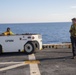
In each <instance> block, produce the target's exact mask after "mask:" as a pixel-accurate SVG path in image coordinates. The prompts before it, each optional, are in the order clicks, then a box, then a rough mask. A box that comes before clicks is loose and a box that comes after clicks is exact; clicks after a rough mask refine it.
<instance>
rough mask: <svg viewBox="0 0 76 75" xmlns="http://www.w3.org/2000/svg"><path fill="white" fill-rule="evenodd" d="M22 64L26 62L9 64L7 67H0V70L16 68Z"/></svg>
mask: <svg viewBox="0 0 76 75" xmlns="http://www.w3.org/2000/svg"><path fill="white" fill-rule="evenodd" d="M24 65H27V64H25V63H21V64H15V65H11V66H8V67H4V68H1V69H0V71H5V70H9V69H13V68H17V67H20V66H24Z"/></svg>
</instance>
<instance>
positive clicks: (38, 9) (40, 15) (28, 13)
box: [0, 0, 76, 23]
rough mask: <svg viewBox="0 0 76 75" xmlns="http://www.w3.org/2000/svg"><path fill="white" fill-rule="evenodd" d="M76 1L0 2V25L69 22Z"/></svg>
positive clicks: (8, 0)
mask: <svg viewBox="0 0 76 75" xmlns="http://www.w3.org/2000/svg"><path fill="white" fill-rule="evenodd" d="M73 17H76V0H0V23H39V22H70V21H71V19H72V18H73Z"/></svg>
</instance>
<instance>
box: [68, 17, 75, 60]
mask: <svg viewBox="0 0 76 75" xmlns="http://www.w3.org/2000/svg"><path fill="white" fill-rule="evenodd" d="M69 32H70V35H71V37H70V38H71V43H72V53H73V57H72V59H74V57H75V56H76V18H73V19H72V25H71V27H70V31H69Z"/></svg>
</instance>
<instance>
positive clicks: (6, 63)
mask: <svg viewBox="0 0 76 75" xmlns="http://www.w3.org/2000/svg"><path fill="white" fill-rule="evenodd" d="M19 63H23V62H0V64H19Z"/></svg>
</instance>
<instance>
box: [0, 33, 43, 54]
mask: <svg viewBox="0 0 76 75" xmlns="http://www.w3.org/2000/svg"><path fill="white" fill-rule="evenodd" d="M36 49H39V50H41V49H42V36H41V35H40V34H16V35H8V36H4V35H0V54H1V53H4V52H25V53H27V54H31V53H33V52H34V51H35V50H36Z"/></svg>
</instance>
